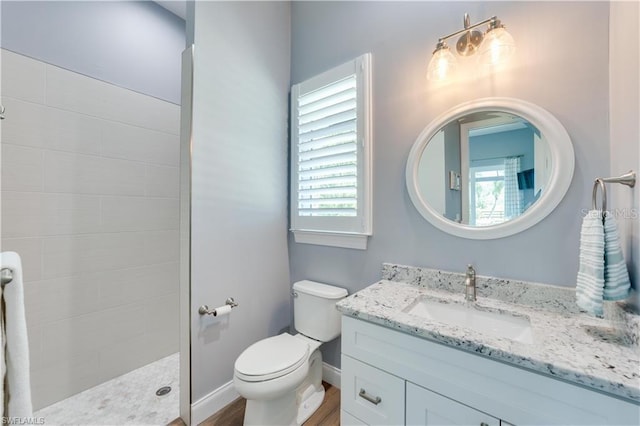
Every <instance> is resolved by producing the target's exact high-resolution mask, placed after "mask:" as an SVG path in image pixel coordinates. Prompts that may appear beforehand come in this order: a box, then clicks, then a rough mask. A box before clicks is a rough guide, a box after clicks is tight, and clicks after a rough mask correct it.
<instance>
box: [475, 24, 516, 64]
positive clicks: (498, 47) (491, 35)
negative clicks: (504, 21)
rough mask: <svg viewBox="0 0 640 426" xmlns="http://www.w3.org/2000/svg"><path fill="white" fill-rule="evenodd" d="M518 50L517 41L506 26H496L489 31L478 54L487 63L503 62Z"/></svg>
mask: <svg viewBox="0 0 640 426" xmlns="http://www.w3.org/2000/svg"><path fill="white" fill-rule="evenodd" d="M515 51H516V42H515V41H514V40H513V37H512V36H511V34H509V33H508V32H507V30H505V29H504V27H498V28H494V29H492V30H490V31H488V32H487V34H486V35H485V36H484V40H483V41H482V44H481V45H480V49H479V50H478V54H479V55H480V61H481V62H483V63H484V64H486V65H499V64H503V63H505V62H506V61H508V60H509V58H511V56H513V54H514V52H515Z"/></svg>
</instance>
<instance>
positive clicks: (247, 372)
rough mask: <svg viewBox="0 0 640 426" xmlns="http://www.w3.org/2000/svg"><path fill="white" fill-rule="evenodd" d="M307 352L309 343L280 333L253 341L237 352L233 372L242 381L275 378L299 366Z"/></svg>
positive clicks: (260, 380) (306, 356) (305, 357)
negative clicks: (240, 352)
mask: <svg viewBox="0 0 640 426" xmlns="http://www.w3.org/2000/svg"><path fill="white" fill-rule="evenodd" d="M308 356H309V344H308V343H306V342H305V341H304V340H302V339H300V338H296V337H294V336H292V335H290V334H287V333H283V334H280V335H278V336H273V337H269V338H266V339H263V340H260V341H259V342H256V343H254V344H253V345H251V346H249V347H248V348H247V349H245V350H244V352H242V354H240V356H239V357H238V359H237V360H236V363H235V374H236V377H237V378H238V379H240V380H243V381H246V382H262V381H265V380H271V379H275V378H278V377H281V376H284V375H286V374H289V373H290V372H292V371H294V370H296V369H297V368H299V367H300V366H301V365H302V364H304V363H305V362H306V360H307V358H308Z"/></svg>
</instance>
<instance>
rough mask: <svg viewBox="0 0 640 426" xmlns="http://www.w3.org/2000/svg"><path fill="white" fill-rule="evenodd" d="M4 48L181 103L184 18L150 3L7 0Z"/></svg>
mask: <svg viewBox="0 0 640 426" xmlns="http://www.w3.org/2000/svg"><path fill="white" fill-rule="evenodd" d="M1 7H2V37H1V42H2V47H3V48H4V49H7V50H11V51H13V52H16V53H20V54H23V55H26V56H29V57H32V58H35V59H39V60H41V61H44V62H47V63H49V64H53V65H57V66H59V67H62V68H65V69H68V70H71V71H75V72H77V73H80V74H84V75H87V76H90V77H93V78H97V79H99V80H102V81H106V82H109V83H112V84H115V85H117V86H120V87H124V88H127V89H131V90H135V91H137V92H140V93H144V94H147V95H151V96H155V97H157V98H160V99H163V100H167V101H170V102H173V103H176V104H179V103H180V54H181V52H182V50H184V47H185V22H184V20H182V19H180V18H179V17H177V16H175V15H173V14H172V13H171V12H169V11H168V10H166V9H164V8H162V7H160V6H158V5H157V4H156V3H154V2H151V1H144V2H143V1H139V2H131V1H68V2H65V1H34V2H31V1H2V4H1Z"/></svg>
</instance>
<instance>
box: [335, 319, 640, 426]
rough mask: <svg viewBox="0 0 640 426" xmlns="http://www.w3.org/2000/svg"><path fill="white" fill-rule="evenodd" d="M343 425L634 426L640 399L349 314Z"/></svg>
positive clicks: (344, 344) (345, 329) (638, 420)
mask: <svg viewBox="0 0 640 426" xmlns="http://www.w3.org/2000/svg"><path fill="white" fill-rule="evenodd" d="M341 385H342V386H341V387H342V389H341V404H342V407H341V408H342V424H343V425H349V424H353V425H363V424H365V425H402V424H407V425H435V424H438V425H446V424H450V425H477V426H480V425H483V426H484V425H487V426H500V425H502V426H505V425H508V424H513V425H543V424H544V425H568V424H571V425H595V424H598V425H605V424H606V425H616V424H620V425H639V424H640V405H638V404H634V403H632V402H628V401H625V400H622V399H619V398H615V397H612V396H609V395H606V394H603V393H600V392H597V391H593V390H590V389H587V388H585V387H582V386H579V385H574V384H570V383H567V382H565V381H560V380H556V379H554V378H551V377H547V376H544V375H541V374H538V373H534V372H531V371H528V370H524V369H521V368H518V367H515V366H511V365H507V364H505V363H502V362H498V361H495V360H492V359H489V358H487V357H485V356H481V355H474V354H472V353H469V352H466V351H462V350H459V349H455V348H453V347H451V346H448V345H443V344H439V343H435V342H433V341H430V340H427V339H423V338H420V337H417V336H413V335H410V334H407V333H404V332H400V331H395V330H392V329H390V328H387V327H383V326H380V325H376V324H373V323H370V322H367V321H363V320H359V319H356V318H353V317H349V316H343V321H342V377H341Z"/></svg>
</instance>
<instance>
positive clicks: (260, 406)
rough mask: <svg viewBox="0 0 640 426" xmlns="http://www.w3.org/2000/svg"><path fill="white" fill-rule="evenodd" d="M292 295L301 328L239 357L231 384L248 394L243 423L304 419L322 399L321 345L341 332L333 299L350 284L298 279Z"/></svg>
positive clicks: (284, 422)
mask: <svg viewBox="0 0 640 426" xmlns="http://www.w3.org/2000/svg"><path fill="white" fill-rule="evenodd" d="M293 296H294V299H293V316H294V324H295V328H296V330H297V331H298V333H299V334H296V335H291V334H288V333H283V334H280V335H278V336H274V337H269V338H267V339H263V340H260V341H259V342H257V343H254V344H253V345H251V346H249V347H248V348H247V349H245V350H244V352H242V353H241V354H240V356H239V357H238V359H237V360H236V363H235V368H234V372H233V384H234V385H235V388H236V390H237V391H238V393H240V395H242V396H243V397H244V398H246V399H247V407H246V409H245V413H244V424H245V425H279V426H283V425H300V424H302V423H303V422H304V421H305V420H307V419H308V418H309V417H310V416H311V414H313V413H314V411H316V410H317V409H318V407H319V406H320V404H321V403H322V400H323V399H324V388H323V387H322V354H321V353H320V345H321V344H322V343H323V342H328V341H330V340H333V339H335V338H336V337H338V336H339V335H340V329H341V325H340V313H339V312H338V310H337V309H336V306H335V305H336V302H338V301H339V300H340V299H343V298H344V297H346V296H347V290H345V289H343V288H339V287H334V286H330V285H327V284H320V283H317V282H313V281H299V282H297V283H295V284H294V285H293Z"/></svg>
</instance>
